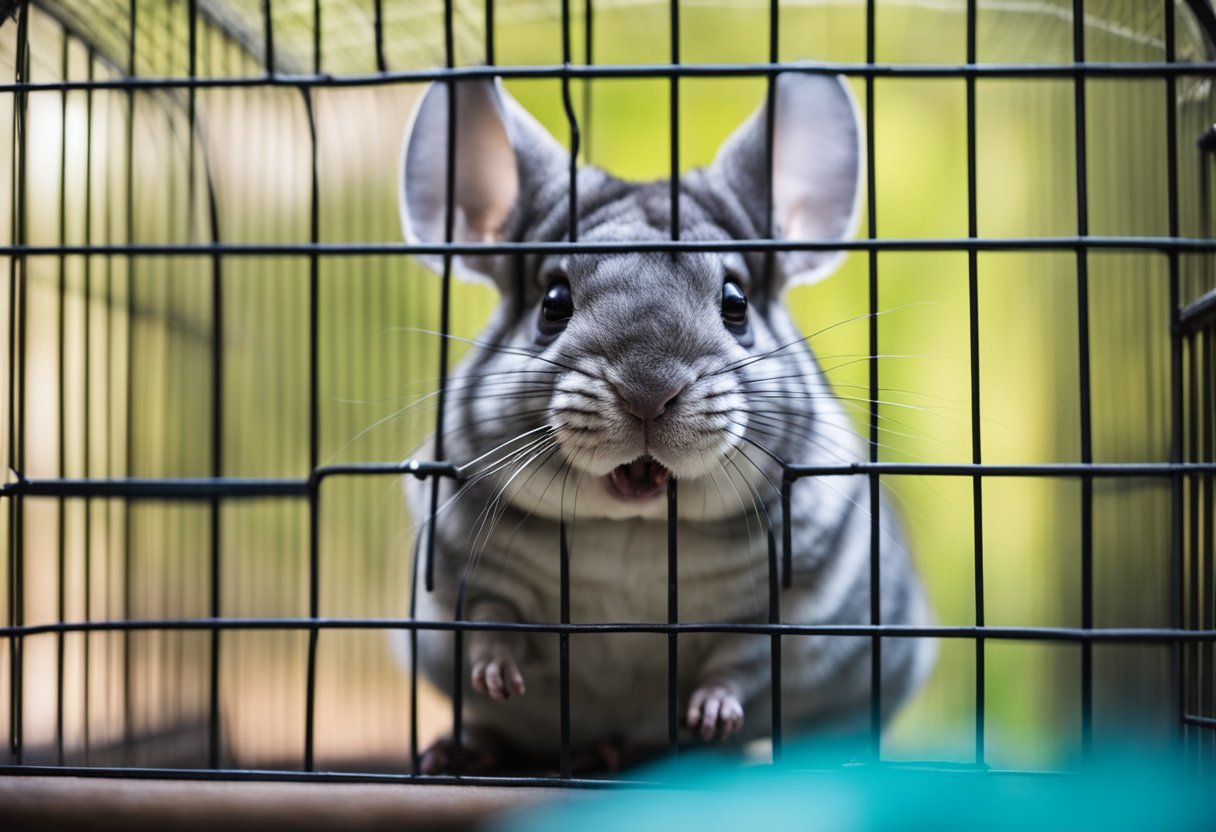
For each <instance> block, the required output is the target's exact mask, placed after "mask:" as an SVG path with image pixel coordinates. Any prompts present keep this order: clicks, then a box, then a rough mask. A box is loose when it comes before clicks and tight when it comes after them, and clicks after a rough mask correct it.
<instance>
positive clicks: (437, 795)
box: [0, 777, 568, 832]
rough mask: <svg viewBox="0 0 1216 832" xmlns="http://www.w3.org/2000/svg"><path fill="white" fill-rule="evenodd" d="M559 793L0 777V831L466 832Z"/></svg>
mask: <svg viewBox="0 0 1216 832" xmlns="http://www.w3.org/2000/svg"><path fill="white" fill-rule="evenodd" d="M563 794H568V793H567V792H562V791H559V790H553V789H539V788H514V787H512V788H503V787H487V786H430V785H417V784H391V785H380V784H353V783H324V784H317V783H249V782H244V783H242V782H183V781H167V780H121V779H109V778H80V777H0V830H4V832H23V830H26V829H29V830H38V832H42V830H51V829H83V830H93V829H97V830H101V829H106V830H110V829H123V830H127V829H129V830H145V829H146V830H157V832H193V830H219V832H238V830H255V829H256V830H330V829H333V830H349V831H350V832H362V830H379V829H392V830H419V829H435V830H449V829H476V828H479V827H480V826H482V825H484V823H485V822H486V820H487V819H488V818H492V817H495V816H498V815H500V814H502V813H503V812H506V811H509V810H511V809H514V808H519V807H523V806H529V805H533V804H536V803H539V802H541V801H544V800H553V799H556V798H559V797H561V796H562V795H563Z"/></svg>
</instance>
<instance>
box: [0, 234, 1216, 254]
mask: <svg viewBox="0 0 1216 832" xmlns="http://www.w3.org/2000/svg"><path fill="white" fill-rule="evenodd" d="M1093 248H1098V249H1120V250H1125V249H1133V250H1147V251H1160V252H1170V251H1184V252H1214V251H1216V239H1209V238H1203V237H1152V236H1084V237H1080V236H1066V237H982V238H977V237H924V238H902V239H859V240H776V239H775V240H762V239H752V240H688V239H683V238H682V239H680V240H626V241H607V240H597V241H577V242H573V243H572V242H567V241H560V242H527V243H517V242H501V243H427V244H420V243H398V242H359V243H138V244H126V243H92V244H88V245H67V246H62V245H11V246H0V257H42V256H56V257H59V256H67V257H72V256H88V255H99V256H101V255H105V256H125V257H166V256H188V257H212V256H215V255H217V254H218V255H228V256H232V257H243V256H248V257H254V256H273V257H286V256H312V255H344V256H351V255H366V256H387V255H393V254H403V255H404V254H435V255H442V254H453V255H472V256H484V255H491V254H565V253H578V252H586V253H595V254H614V253H627V254H635V253H641V252H648V253H649V252H673V251H674V252H684V251H725V252H736V251H758V252H765V251H774V252H780V251H1072V252H1078V251H1085V250H1087V249H1093Z"/></svg>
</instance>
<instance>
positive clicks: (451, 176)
mask: <svg viewBox="0 0 1216 832" xmlns="http://www.w3.org/2000/svg"><path fill="white" fill-rule="evenodd" d="M452 3H453V0H444V4H443V44H444V55H445V64H444V66H445V68H446V69H449V70H450V69H454V68H455V66H456V45H455V35H454V33H453V9H452ZM444 84H445V85H446V86H447V91H448V132H447V137H446V142H447V162H446V169H445V173H444V193H445V197H444V210H443V241H444V242H445V243H447V244H451V242H452V238H453V235H454V234H455V229H456V203H455V200H456V114H457V110H458V107H457V105H456V104H457V102H456V94H457V88H458V87H457V84H456V80H455V78H453V77H452V76H448V77H446V78H445V79H444ZM451 305H452V253H451V252H450V251H447V250H445V251H444V252H443V278H442V284H441V289H440V299H439V331H440V338H439V390H438V395H437V396H436V404H435V407H436V413H435V459H436V461H442V460H443V458H444V436H443V424H444V420H445V415H446V410H447V395H448V390H447V386H448V385H447V381H448V337H447V336H448V325H449V321H450V319H451ZM431 482H432V486H431V511H430V521H429V522H428V523H427V529H426V571H425V575H424V578H425V580H426V591H427V592H432V591H433V590H434V589H435V515H436V514H437V513H438V512H439V485H440V478H439V477H435V478H434V479H433V480H432V481H431ZM459 635H460V633H459V632H457V636H459ZM457 741H459V738H457Z"/></svg>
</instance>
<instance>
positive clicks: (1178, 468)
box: [785, 462, 1216, 479]
mask: <svg viewBox="0 0 1216 832" xmlns="http://www.w3.org/2000/svg"><path fill="white" fill-rule="evenodd" d="M871 473H878V474H892V475H901V474H902V475H921V476H936V477H972V476H976V475H977V474H978V475H980V476H985V477H1169V476H1173V475H1177V474H1181V475H1186V474H1193V475H1205V476H1207V475H1211V474H1216V462H1055V463H1041V464H1028V465H993V464H991V463H968V462H960V463H932V462H926V463H920V462H854V463H852V464H849V465H797V464H789V465H786V466H785V475H786V477H788V478H789V479H800V478H802V477H828V476H847V475H850V474H871Z"/></svg>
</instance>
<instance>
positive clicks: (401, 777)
mask: <svg viewBox="0 0 1216 832" xmlns="http://www.w3.org/2000/svg"><path fill="white" fill-rule="evenodd" d="M782 768H783V769H785V770H791V769H793V770H798V771H806V772H820V773H824V774H841V773H848V772H855V771H858V770H882V771H908V772H950V773H958V774H982V775H999V776H1004V777H1028V778H1043V779H1059V778H1061V777H1070V776H1072V775H1074V774H1075V772H1073V771H1069V770H1060V771H1046V770H1044V771H1033V770H1022V769H999V768H991V767H989V766H984V765H975V764H974V763H955V762H950V761H938V760H879V761H874V762H856V763H849V764H848V765H847V766H845V767H842V768H821V767H813V766H793V767H791V766H782ZM0 776H24V777H94V778H102V779H110V778H115V779H129V780H149V779H165V780H195V781H223V780H233V781H248V782H302V783H321V782H338V783H425V784H429V785H437V786H447V785H479V786H544V787H555V788H564V787H568V786H572V787H575V788H609V789H614V788H629V789H634V788H646V789H650V788H671V785H672V784H671V783H669V782H666V783H665V782H662V781H656V780H637V779H628V780H625V779H620V778H618V777H615V776H614V777H612V778H611V779H607V778H606V779H602V780H601V779H596V778H590V777H581V778H580V777H559V776H557V775H537V776H531V777H529V776H490V775H461V776H460V777H453V776H450V775H434V774H412V773H409V772H393V773H389V772H345V771H297V770H290V769H248V768H216V769H198V768H152V767H146V766H145V767H139V768H134V767H133V768H122V767H119V766H48V765H0Z"/></svg>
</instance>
